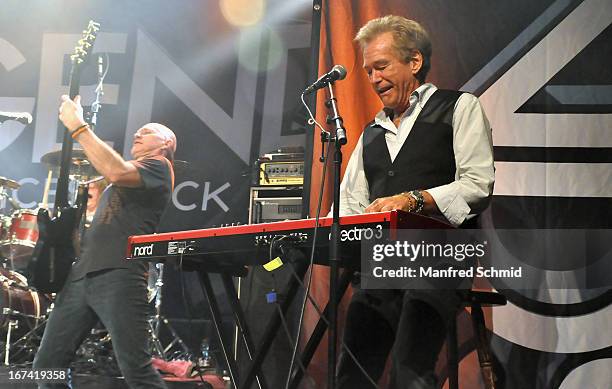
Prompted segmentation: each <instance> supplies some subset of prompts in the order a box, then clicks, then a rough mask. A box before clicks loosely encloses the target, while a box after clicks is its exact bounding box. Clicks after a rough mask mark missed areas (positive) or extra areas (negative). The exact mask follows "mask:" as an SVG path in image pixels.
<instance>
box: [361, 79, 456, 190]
mask: <svg viewBox="0 0 612 389" xmlns="http://www.w3.org/2000/svg"><path fill="white" fill-rule="evenodd" d="M462 93H463V92H458V91H450V90H442V89H439V90H437V91H435V92H434V93H433V95H432V96H431V97H430V98H429V100H427V103H426V104H425V106H424V107H423V110H422V111H421V113H420V114H419V116H418V117H417V119H416V122H415V123H414V126H413V127H412V130H411V131H410V134H409V135H408V137H407V138H406V141H405V142H404V144H403V145H402V147H401V149H400V152H399V154H398V155H397V157H396V158H395V160H394V161H393V162H391V157H390V156H389V150H388V148H387V143H386V141H385V132H386V130H385V129H384V128H382V127H379V126H374V125H373V123H374V122H371V123H370V124H368V125H367V126H366V128H365V129H364V134H363V167H364V171H365V176H366V179H367V180H368V185H369V189H370V191H369V192H370V201H374V200H375V199H377V198H379V197H386V196H392V195H395V194H398V193H401V192H405V191H410V190H414V189H428V188H433V187H436V186H440V185H445V184H448V183H451V182H453V181H454V180H455V153H454V152H453V125H452V124H453V111H454V108H455V103H456V102H457V99H458V98H459V96H461V94H462Z"/></svg>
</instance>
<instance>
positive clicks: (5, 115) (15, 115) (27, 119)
mask: <svg viewBox="0 0 612 389" xmlns="http://www.w3.org/2000/svg"><path fill="white" fill-rule="evenodd" d="M6 120H16V121H18V122H19V123H21V124H30V123H32V115H30V113H29V112H3V111H0V123H2V122H4V121H6Z"/></svg>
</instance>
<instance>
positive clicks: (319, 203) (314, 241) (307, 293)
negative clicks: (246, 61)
mask: <svg viewBox="0 0 612 389" xmlns="http://www.w3.org/2000/svg"><path fill="white" fill-rule="evenodd" d="M300 99H301V101H302V104H303V105H304V107H305V108H306V111H307V112H308V115H309V117H310V119H308V123H309V124H311V125H312V124H314V125H316V126H317V127H319V128H320V129H321V131H322V132H325V133H329V132H328V131H327V130H325V129H324V128H323V126H321V124H320V123H319V122H317V120H316V119H315V117H314V115H313V114H312V111H311V110H310V108H309V107H308V104H306V101H305V100H304V93H302V95H301V96H300ZM331 149H332V147H330V146H329V145H328V147H327V151H326V152H325V161H324V163H323V170H322V174H321V183H320V189H319V197H318V199H317V211H316V214H315V228H314V231H313V238H312V247H311V249H310V261H309V264H308V271H307V273H308V282H307V283H306V285H304V283H303V281H302V280H298V281H299V283H300V284H301V285H302V287H303V288H304V298H303V300H302V305H301V309H300V318H299V324H298V329H297V331H296V332H297V336H296V339H297V341H296V342H295V345H294V347H293V352H292V354H291V363H290V364H289V373H288V374H287V381H286V382H285V389H289V383H290V382H291V373H292V372H293V368H294V364H295V357H296V354H297V349H298V346H299V338H300V333H301V332H302V325H303V322H304V312H305V310H306V302H307V301H310V302H311V304H313V306H314V307H315V310H316V311H317V313H318V315H319V316H320V317H321V318H323V320H325V322H326V323H327V325H328V328H329V322H328V321H327V319H326V318H325V317H324V316H323V312H322V311H321V309H320V308H319V307H318V306H317V305H316V304H315V301H314V299H313V298H312V297H311V296H310V288H311V286H312V267H313V264H314V254H315V249H316V246H317V233H318V230H319V218H320V215H321V207H322V203H323V193H324V188H325V178H326V173H327V165H328V161H329V157H330V151H331ZM333 206H334V207H339V206H340V204H333ZM291 268H292V269H293V270H294V268H293V266H292V267H291ZM293 272H294V273H295V271H293ZM295 277H296V278H298V279H299V277H298V276H297V274H295ZM342 345H343V348H344V349H345V350H348V354H349V356H350V357H351V359H353V361H354V362H355V363H356V365H357V366H358V368H359V369H360V370H361V371H362V372H363V373H364V375H365V376H366V377H367V379H368V380H369V381H370V383H372V385H373V387H375V388H378V385H377V384H376V382H374V380H373V379H372V378H371V377H370V376H369V374H367V372H366V371H365V369H364V367H363V366H362V365H361V364H360V363H359V361H357V358H356V357H355V355H354V354H353V353H352V352H351V351H350V350H349V349H348V347H347V346H346V345H345V344H344V342H342Z"/></svg>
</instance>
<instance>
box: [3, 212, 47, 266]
mask: <svg viewBox="0 0 612 389" xmlns="http://www.w3.org/2000/svg"><path fill="white" fill-rule="evenodd" d="M4 235H5V236H4V237H3V240H2V242H1V243H0V248H1V253H2V255H4V256H5V257H6V258H8V259H9V261H10V265H11V267H12V268H13V269H14V270H25V269H27V267H28V263H29V261H30V258H31V256H32V251H34V247H35V246H36V242H37V241H38V212H37V211H35V210H30V209H22V210H18V211H15V212H13V215H12V217H11V223H10V227H9V228H8V231H6V233H5V234H4Z"/></svg>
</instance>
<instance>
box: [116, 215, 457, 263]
mask: <svg viewBox="0 0 612 389" xmlns="http://www.w3.org/2000/svg"><path fill="white" fill-rule="evenodd" d="M331 224H332V218H330V217H325V218H320V219H319V228H318V232H317V245H316V246H317V247H316V249H317V252H318V255H317V258H316V262H317V263H322V264H326V259H325V256H326V253H327V251H326V250H327V249H328V247H329V234H330V227H331ZM340 226H341V228H340V238H341V242H342V253H343V257H344V256H347V257H348V256H350V257H354V256H355V254H357V256H358V254H359V250H360V247H361V243H360V242H361V239H362V238H367V239H371V238H376V237H381V236H382V234H383V233H384V232H385V231H394V230H397V229H415V228H449V226H448V225H446V224H444V223H442V222H440V221H438V220H436V219H432V218H428V217H424V216H420V215H415V214H411V213H406V212H402V211H390V212H378V213H368V214H360V215H350V216H343V217H341V218H340ZM314 228H315V219H302V220H288V221H282V222H274V223H262V224H248V225H240V226H229V227H218V228H206V229H200V230H187V231H176V232H165V233H160V234H150V235H136V236H130V237H129V239H128V246H127V259H128V260H130V259H145V260H154V261H162V260H168V259H173V258H174V259H178V258H181V257H183V258H185V259H187V260H188V261H189V262H191V263H193V262H203V261H215V262H216V263H218V264H225V265H233V266H245V265H257V264H263V263H266V262H267V261H269V247H270V244H271V243H273V242H274V241H277V242H279V241H285V242H291V244H292V245H293V246H295V247H302V248H308V247H311V245H312V241H313V236H314ZM355 259H356V260H359V258H355Z"/></svg>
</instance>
